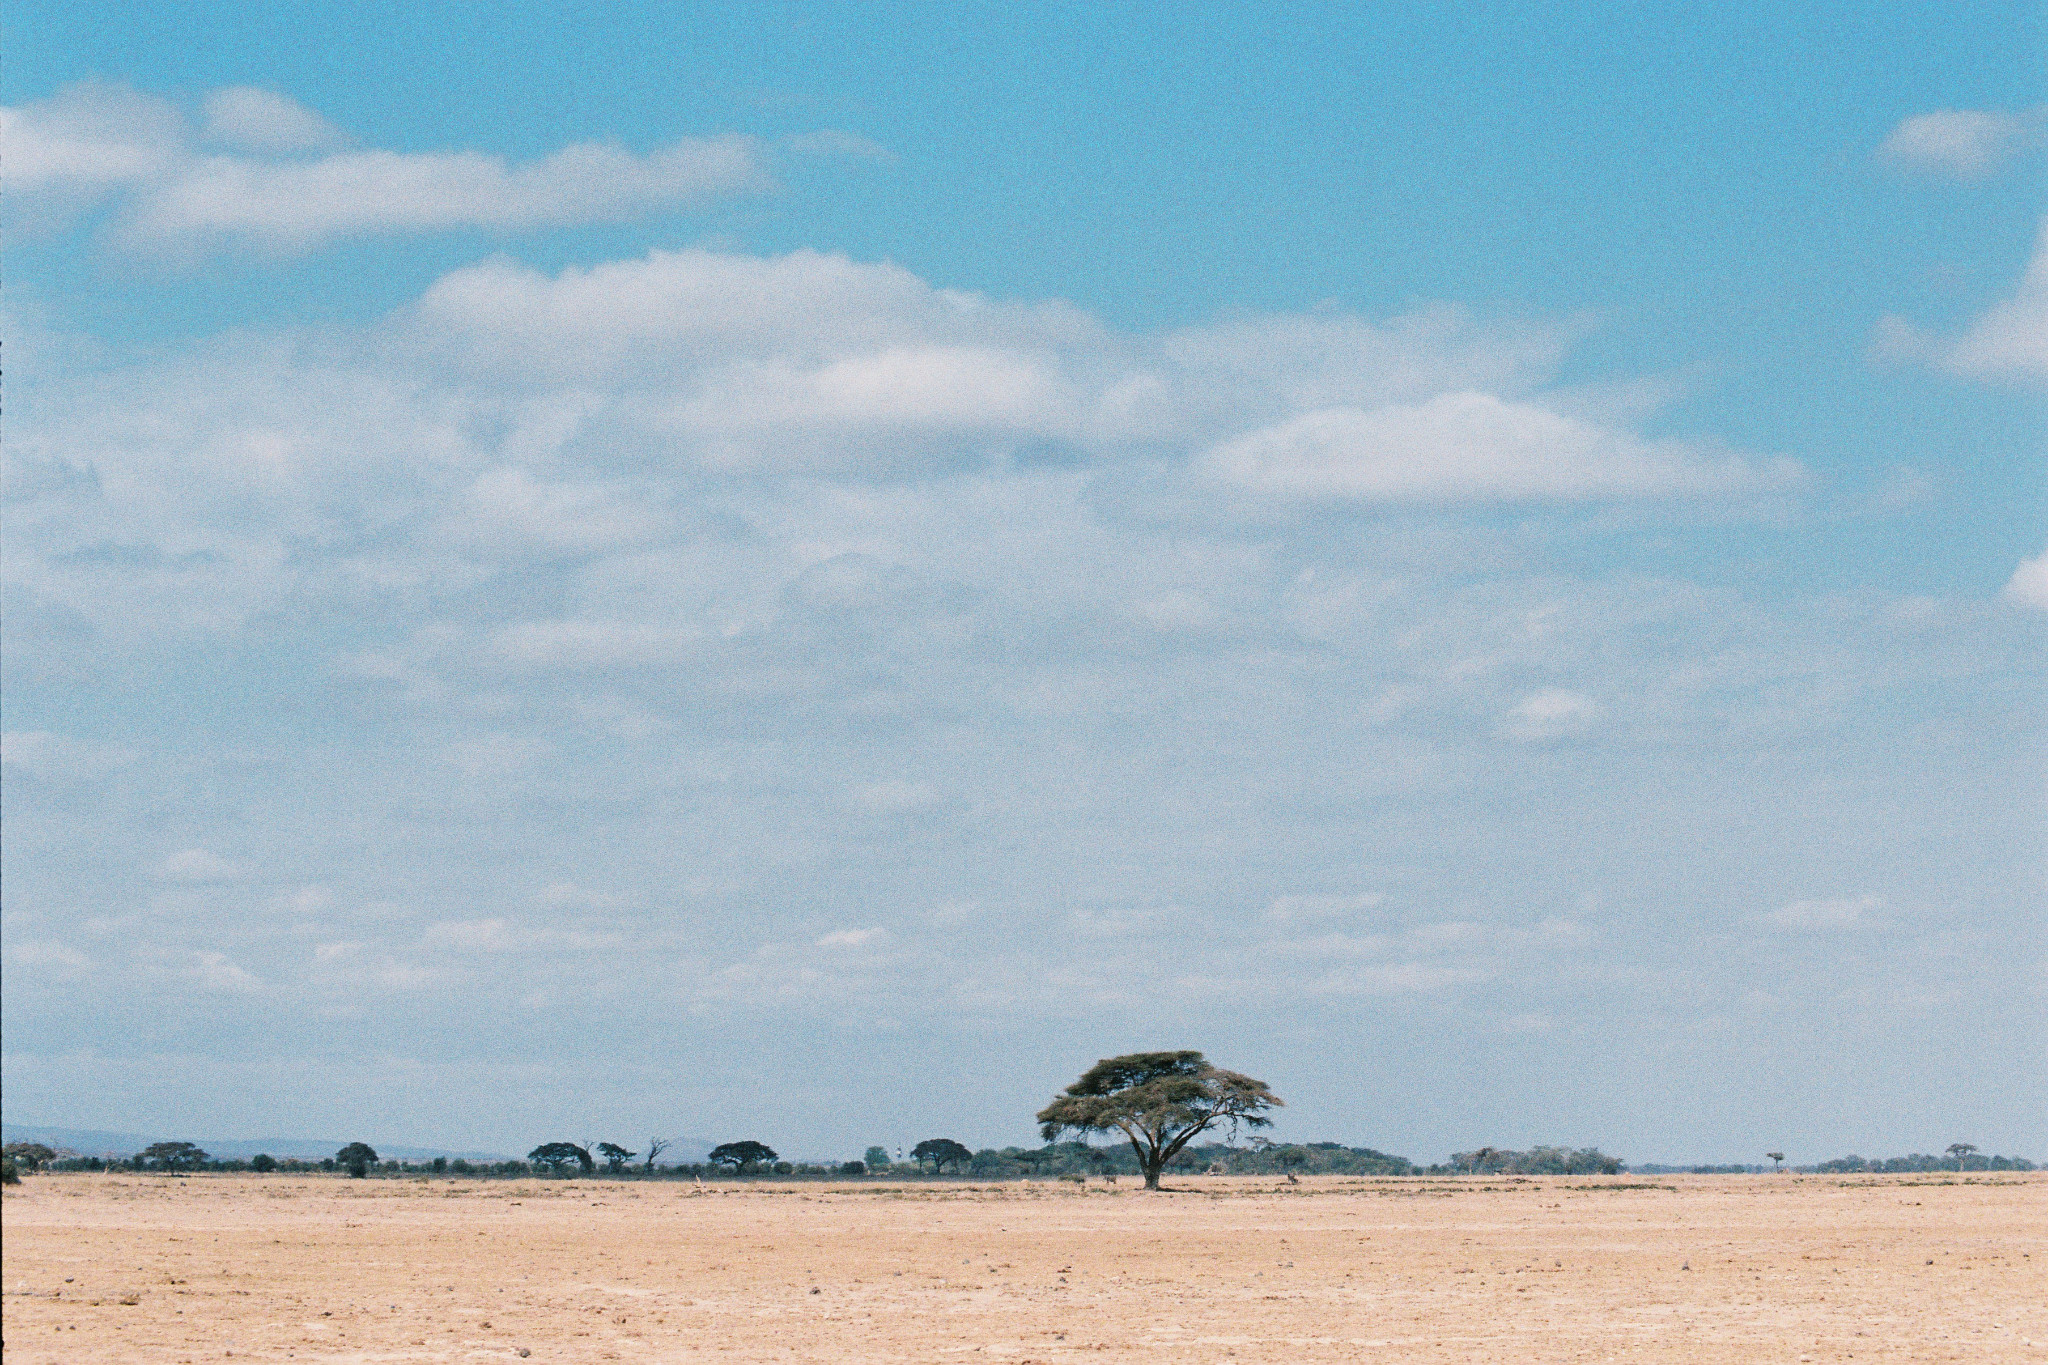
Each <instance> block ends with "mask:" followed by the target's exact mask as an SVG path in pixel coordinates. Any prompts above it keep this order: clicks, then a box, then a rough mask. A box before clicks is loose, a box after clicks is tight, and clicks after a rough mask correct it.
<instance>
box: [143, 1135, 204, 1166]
mask: <svg viewBox="0 0 2048 1365" xmlns="http://www.w3.org/2000/svg"><path fill="white" fill-rule="evenodd" d="M210 1159H211V1158H209V1157H208V1156H207V1155H206V1153H205V1152H202V1151H200V1150H199V1145H198V1144H197V1143H193V1142H152V1143H151V1144H149V1146H147V1147H145V1148H143V1149H142V1151H141V1152H139V1153H137V1154H136V1161H137V1162H138V1163H139V1164H140V1165H141V1166H142V1167H143V1169H145V1170H157V1171H196V1170H199V1169H200V1168H201V1167H203V1166H205V1165H206V1163H207V1162H208V1161H209V1160H210Z"/></svg>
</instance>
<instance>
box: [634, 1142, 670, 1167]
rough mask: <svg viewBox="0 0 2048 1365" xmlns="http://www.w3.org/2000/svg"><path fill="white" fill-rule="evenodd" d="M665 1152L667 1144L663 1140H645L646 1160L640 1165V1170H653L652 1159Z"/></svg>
mask: <svg viewBox="0 0 2048 1365" xmlns="http://www.w3.org/2000/svg"><path fill="white" fill-rule="evenodd" d="M667 1150H668V1143H667V1142H666V1141H664V1140H663V1139H661V1138H658V1137H651V1138H649V1139H647V1159H646V1160H645V1161H643V1162H641V1163H640V1169H641V1170H643V1171H651V1170H653V1169H654V1158H656V1157H658V1156H660V1155H661V1154H662V1153H663V1152H665V1151H667Z"/></svg>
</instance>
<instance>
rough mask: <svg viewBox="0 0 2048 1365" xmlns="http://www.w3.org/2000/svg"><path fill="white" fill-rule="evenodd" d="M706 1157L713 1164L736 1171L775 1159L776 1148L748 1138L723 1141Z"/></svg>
mask: <svg viewBox="0 0 2048 1365" xmlns="http://www.w3.org/2000/svg"><path fill="white" fill-rule="evenodd" d="M704 1159H705V1160H706V1161H708V1162H710V1163H711V1164H712V1165H713V1166H730V1167H732V1168H733V1170H735V1171H744V1170H748V1169H750V1168H752V1167H754V1166H758V1165H760V1164H761V1163H762V1162H764V1161H773V1160H775V1149H774V1148H773V1147H770V1146H769V1145H768V1144H767V1143H765V1142H756V1141H754V1140H753V1139H752V1138H748V1139H746V1140H745V1141H743V1142H721V1143H719V1144H718V1146H716V1147H713V1148H712V1149H711V1153H710V1155H708V1156H706V1157H705V1158H704Z"/></svg>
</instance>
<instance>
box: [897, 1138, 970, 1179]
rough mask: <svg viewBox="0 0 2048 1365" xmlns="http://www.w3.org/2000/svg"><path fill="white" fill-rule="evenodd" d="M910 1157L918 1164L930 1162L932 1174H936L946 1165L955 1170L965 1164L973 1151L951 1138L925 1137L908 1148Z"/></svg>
mask: <svg viewBox="0 0 2048 1365" xmlns="http://www.w3.org/2000/svg"><path fill="white" fill-rule="evenodd" d="M910 1159H911V1160H912V1161H915V1162H917V1163H918V1164H919V1165H920V1166H921V1165H923V1164H924V1163H925V1162H927V1161H929V1162H931V1163H932V1174H933V1175H937V1174H939V1173H940V1172H941V1171H943V1170H945V1169H946V1167H948V1166H951V1167H953V1169H955V1170H958V1169H959V1168H960V1167H962V1166H965V1165H966V1164H967V1163H968V1162H970V1161H972V1160H974V1153H973V1152H972V1151H971V1150H969V1149H968V1148H967V1147H966V1146H964V1145H963V1144H961V1143H958V1142H955V1141H953V1139H951V1138H926V1139H925V1140H924V1141H923V1142H920V1143H918V1144H917V1146H915V1147H913V1148H911V1149H910Z"/></svg>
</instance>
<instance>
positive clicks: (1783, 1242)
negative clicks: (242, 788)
mask: <svg viewBox="0 0 2048 1365" xmlns="http://www.w3.org/2000/svg"><path fill="white" fill-rule="evenodd" d="M1171 1183H1172V1184H1174V1185H1176V1186H1178V1187H1179V1188H1178V1190H1177V1191H1176V1192H1170V1193H1161V1194H1151V1195H1148V1194H1144V1193H1142V1192H1140V1191H1138V1190H1136V1189H1134V1188H1132V1185H1131V1184H1130V1183H1129V1182H1126V1183H1124V1184H1123V1185H1121V1186H1110V1185H1107V1184H1104V1183H1103V1182H1101V1181H1091V1182H1089V1183H1088V1184H1087V1185H1086V1186H1076V1185H1073V1184H1071V1183H1050V1184H1047V1183H1040V1182H1032V1183H1030V1184H1000V1185H975V1184H969V1183H951V1182H930V1183H925V1182H906V1183H900V1184H892V1183H887V1182H880V1181H876V1182H857V1183H841V1184H806V1183H800V1182H761V1183H740V1182H733V1181H723V1182H717V1183H712V1184H708V1185H705V1186H702V1187H699V1186H698V1185H696V1184H694V1183H690V1182H680V1181H669V1180H661V1181H647V1182H635V1181H614V1180H606V1179H602V1178H596V1179H579V1180H521V1181H505V1182H498V1181H484V1180H462V1179H438V1180H431V1181H429V1180H420V1179H373V1180H365V1181H351V1180H347V1179H342V1178H327V1177H267V1178H265V1177H251V1176H233V1175H221V1176H196V1177H191V1178H168V1177H152V1176H136V1175H44V1176H36V1177H30V1178H29V1179H27V1180H26V1181H25V1182H24V1183H23V1184H22V1185H21V1186H19V1187H16V1188H12V1189H9V1190H8V1192H7V1195H6V1200H5V1206H4V1217H5V1228H4V1231H5V1254H4V1274H5V1293H6V1298H5V1304H6V1312H5V1336H6V1347H5V1349H6V1359H7V1360H8V1362H10V1365H15V1363H17V1362H18V1363H19V1365H40V1362H45V1361H47V1362H64V1363H66V1365H69V1363H70V1362H91V1361H150V1362H182V1361H202V1360H220V1359H228V1358H232V1359H250V1360H300V1361H319V1362H343V1361H347V1362H373V1361H374V1362H404V1361H472V1360H474V1361H488V1360H531V1361H533V1362H536V1365H538V1362H547V1361H598V1360H619V1361H735V1362H737V1361H810V1360H817V1361H920V1362H928V1361H949V1360H957V1361H962V1362H971V1361H977V1360H997V1361H1005V1362H1009V1363H1010V1365H1022V1362H1026V1361H1032V1362H1061V1363H1062V1365H1064V1363H1065V1362H1110V1361H1122V1360H1131V1361H1137V1360H1143V1361H1146V1362H1150V1363H1153V1365H1159V1363H1163V1362H1183V1361H1203V1362H1216V1361H1228V1362H1232V1365H1240V1363H1242V1362H1253V1361H1396V1360H1398V1361H1481V1360H1484V1361H1598V1360H1624V1361H1667V1360H1668V1361H1689V1362H1706V1361H1727V1362H1744V1365H1749V1363H1751V1362H1766V1361H1787V1362H1793V1361H1850V1360H1853V1361H1863V1362H1868V1361H1940V1360H1957V1361H1972V1362H1983V1361H2022V1360H2026V1361H2042V1360H2048V1178H2044V1177H2043V1176H2041V1175H2031V1176H2028V1175H1971V1176H1955V1175H1919V1176H1897V1177H1884V1176H1836V1177H1824V1176H1794V1175H1782V1176H1766V1177H1725V1176H1708V1177H1668V1176H1660V1177H1631V1176H1621V1177H1614V1178H1588V1177H1579V1178H1571V1179H1503V1178H1498V1177H1496V1178H1465V1179H1443V1180H1436V1179H1396V1180H1362V1179H1345V1178H1318V1179H1310V1180H1305V1181H1303V1182H1302V1183H1301V1184H1299V1185H1288V1184H1285V1183H1281V1184H1279V1185H1277V1186H1276V1184H1275V1182H1274V1181H1273V1180H1271V1179H1270V1178H1182V1179H1180V1180H1177V1181H1173V1182H1171Z"/></svg>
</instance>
